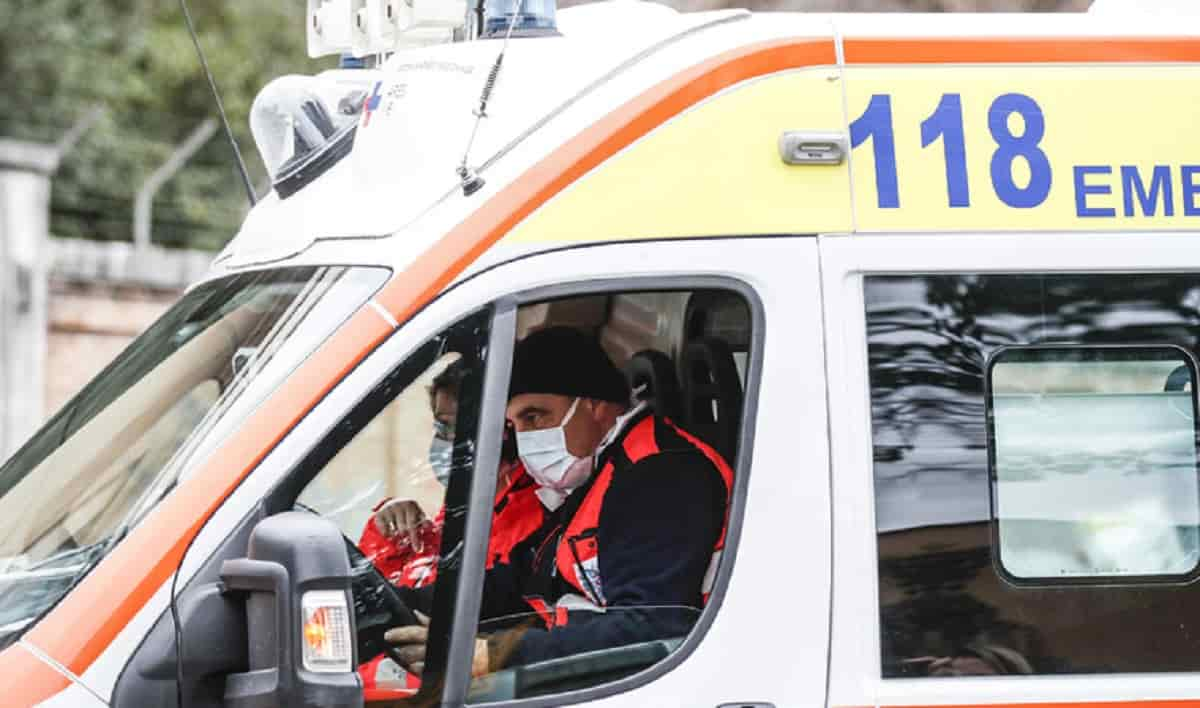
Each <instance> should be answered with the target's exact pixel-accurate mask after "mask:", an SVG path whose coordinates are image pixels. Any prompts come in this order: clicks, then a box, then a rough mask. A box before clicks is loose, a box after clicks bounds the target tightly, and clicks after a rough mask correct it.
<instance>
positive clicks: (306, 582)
mask: <svg viewBox="0 0 1200 708" xmlns="http://www.w3.org/2000/svg"><path fill="white" fill-rule="evenodd" d="M246 555H247V557H246V558H238V559H235V560H228V561H225V563H224V565H223V566H222V567H221V580H222V585H223V586H224V588H223V589H224V593H223V594H224V595H225V596H226V597H227V598H235V599H240V600H241V601H242V602H243V603H244V608H245V625H244V626H245V632H246V634H245V636H246V640H247V649H246V659H247V668H248V670H247V671H245V672H241V673H230V674H228V675H227V676H226V677H225V696H224V705H225V706H227V707H228V708H240V707H242V706H246V707H247V708H248V707H250V706H255V707H257V706H267V705H270V706H300V705H319V706H329V707H330V708H359V707H360V706H362V704H363V693H362V687H361V686H360V684H359V680H358V674H356V673H355V667H357V665H358V657H357V656H355V653H356V652H355V627H354V611H353V608H354V602H353V600H352V598H351V595H350V560H349V558H348V557H347V555H346V546H345V541H344V540H343V538H342V534H341V531H339V530H338V528H337V527H336V526H335V525H334V524H332V523H331V522H329V521H327V520H325V519H322V518H320V517H317V516H313V515H312V514H307V513H303V512H286V513H283V514H278V515H276V516H272V517H269V518H267V519H264V520H263V521H261V522H260V523H259V524H258V526H256V527H255V528H254V532H253V533H252V534H251V536H250V543H249V548H248V549H247V554H246ZM186 655H187V654H186V650H185V656H186Z"/></svg>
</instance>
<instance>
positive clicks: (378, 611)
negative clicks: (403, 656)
mask: <svg viewBox="0 0 1200 708" xmlns="http://www.w3.org/2000/svg"><path fill="white" fill-rule="evenodd" d="M346 552H347V554H348V555H349V556H350V594H351V595H352V596H353V598H354V615H355V619H356V628H357V631H358V636H357V640H358V657H359V661H366V660H368V659H370V658H371V657H373V656H376V655H377V654H380V653H384V654H387V655H388V656H389V657H391V659H392V661H395V662H396V663H397V664H401V665H403V664H402V662H401V661H400V657H399V654H398V653H397V651H396V648H395V647H393V646H392V645H391V644H389V643H387V642H386V641H384V639H383V635H384V633H385V632H387V631H388V630H389V629H392V628H393V627H405V626H409V625H414V624H419V622H418V620H417V615H416V613H414V612H413V611H412V609H411V608H409V606H408V604H407V603H406V602H405V601H404V598H403V597H402V596H401V595H400V591H399V590H397V589H396V587H395V586H394V585H392V584H391V583H390V582H388V580H387V578H385V577H383V573H380V572H379V570H378V569H377V568H376V567H375V564H374V563H372V562H371V561H370V559H369V558H367V557H366V556H365V555H363V552H362V551H360V550H359V549H358V546H356V545H354V543H353V542H351V541H350V539H346Z"/></svg>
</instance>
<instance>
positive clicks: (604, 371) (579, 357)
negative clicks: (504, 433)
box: [508, 327, 629, 403]
mask: <svg viewBox="0 0 1200 708" xmlns="http://www.w3.org/2000/svg"><path fill="white" fill-rule="evenodd" d="M522 393H557V394H559V395H562V396H571V397H572V398H574V397H576V396H579V397H581V398H595V399H598V400H601V401H612V402H614V403H629V384H628V383H626V381H625V377H624V376H623V375H622V374H621V372H620V370H619V369H617V367H616V366H614V365H613V363H612V360H611V359H609V358H608V355H607V354H605V353H604V350H603V349H601V348H600V344H599V343H598V342H596V341H595V340H594V339H592V338H591V337H589V336H587V335H586V334H584V333H583V332H580V331H579V330H577V329H573V328H571V327H550V328H548V329H543V330H540V331H538V332H534V333H533V334H531V335H529V336H528V337H526V338H525V339H522V340H521V341H520V342H518V343H517V348H516V350H515V351H514V352H513V371H512V380H511V381H510V382H509V386H508V397H509V399H510V400H511V399H512V397H513V396H518V395H520V394H522Z"/></svg>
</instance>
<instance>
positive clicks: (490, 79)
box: [180, 0, 521, 197]
mask: <svg viewBox="0 0 1200 708" xmlns="http://www.w3.org/2000/svg"><path fill="white" fill-rule="evenodd" d="M180 1H181V2H182V0H180ZM482 5H483V0H480V6H482ZM520 9H521V0H513V4H512V15H511V17H510V18H509V20H508V29H507V30H505V32H504V44H502V45H500V53H499V54H497V55H496V63H494V64H492V70H491V71H490V72H488V76H487V81H486V82H484V84H483V92H482V93H481V94H480V96H479V108H477V109H475V110H474V111H472V113H474V114H475V124H474V125H473V126H472V127H471V137H469V138H467V149H466V150H464V151H463V157H462V162H461V163H459V165H458V170H457V172H458V178H459V179H460V180H461V181H462V190H463V196H465V197H469V196H471V195H472V194H474V193H476V192H478V191H479V190H480V189H483V185H484V179H483V178H482V177H480V176H479V173H477V172H476V171H475V170H474V169H472V168H471V166H470V164H469V161H470V159H471V147H472V146H473V145H474V144H475V136H476V135H477V134H478V133H479V124H480V123H482V122H483V119H484V118H487V105H488V101H489V100H491V98H492V91H493V90H494V89H495V88H496V79H498V78H499V77H500V67H501V65H503V64H504V52H505V51H506V50H507V49H508V40H510V39H512V33H513V27H516V25H517V13H518V12H520ZM481 22H482V20H481Z"/></svg>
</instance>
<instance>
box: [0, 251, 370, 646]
mask: <svg viewBox="0 0 1200 708" xmlns="http://www.w3.org/2000/svg"><path fill="white" fill-rule="evenodd" d="M386 277H387V271H385V270H382V269H365V268H363V269H358V268H288V269H279V270H270V271H259V272H253V273H245V274H241V275H235V276H230V277H227V278H223V279H220V280H216V281H213V282H210V283H206V284H204V285H201V286H200V287H198V288H196V289H194V290H192V291H191V292H189V293H188V294H186V295H184V297H183V298H182V299H181V300H180V301H179V303H177V304H176V305H175V306H174V307H172V308H171V309H170V310H169V311H168V312H167V313H166V314H165V315H163V316H162V317H161V318H160V319H159V320H158V321H157V322H156V323H155V324H154V325H152V326H151V327H150V329H149V330H147V331H146V333H145V334H143V335H142V336H140V337H138V339H137V340H135V341H134V342H133V343H132V344H131V345H130V346H129V348H128V349H126V350H125V351H124V352H122V353H121V355H120V356H118V357H117V359H116V360H115V361H113V363H112V364H110V365H109V366H108V367H107V368H106V369H105V370H104V371H103V372H101V373H100V375H99V376H97V377H96V379H95V380H93V381H92V383H90V384H88V386H87V387H86V388H84V389H83V391H82V392H80V393H79V395H77V396H76V397H75V398H74V399H73V400H72V401H71V402H70V403H68V404H67V405H66V406H65V407H64V408H63V409H62V410H61V411H60V412H59V413H58V414H57V415H55V416H54V418H52V419H51V420H50V422H48V423H47V424H46V425H45V427H43V428H42V429H41V430H40V431H39V432H38V433H37V434H36V435H34V437H33V438H32V439H31V440H30V441H29V442H28V443H26V445H25V446H24V447H22V448H21V450H20V451H18V452H17V453H16V454H15V455H14V456H13V457H12V458H11V459H10V460H9V461H8V462H7V463H5V464H4V466H3V467H0V647H3V646H4V645H6V644H8V643H10V642H12V641H15V640H16V638H18V637H19V636H20V634H21V632H22V631H24V629H25V628H26V627H28V626H30V625H31V623H32V622H33V621H35V620H36V619H37V617H38V616H40V615H41V614H42V613H43V612H45V611H46V610H48V609H49V608H50V607H52V606H53V605H54V603H56V602H57V601H58V599H59V598H61V597H62V596H63V595H65V594H66V593H67V592H68V591H69V589H70V588H71V587H72V586H73V585H74V584H75V583H76V582H78V581H79V579H81V578H82V577H83V576H84V575H85V574H86V573H87V572H88V571H89V570H90V569H91V568H92V567H94V566H95V565H96V564H97V563H98V562H99V561H100V559H102V558H103V557H104V556H105V555H106V554H107V553H108V552H109V550H110V549H112V548H113V547H114V546H115V545H116V544H117V543H118V542H119V541H120V540H121V538H122V537H124V535H125V534H126V533H127V532H128V531H129V529H131V528H132V527H133V526H134V525H135V524H136V523H138V522H139V521H140V520H141V519H143V518H144V517H145V516H146V515H147V514H148V513H150V511H151V510H152V509H153V508H154V507H155V506H156V505H157V504H158V502H159V501H160V500H161V499H162V498H163V497H164V496H165V495H166V493H167V492H168V491H170V489H171V488H172V487H173V486H174V485H175V484H176V483H177V481H178V480H180V479H182V478H185V477H186V476H187V475H188V474H189V473H191V472H192V471H193V470H194V469H195V468H196V465H197V463H198V462H199V461H200V460H202V459H204V457H205V453H206V452H207V451H210V450H211V449H212V448H213V447H214V446H215V445H217V444H219V443H220V442H221V440H223V439H224V438H225V437H226V436H227V435H228V434H229V432H230V431H232V430H234V429H235V428H236V427H237V426H239V425H240V424H241V422H242V421H243V420H244V419H245V416H246V415H247V414H248V413H249V412H250V411H251V410H253V408H254V407H255V406H256V405H258V404H259V403H260V402H261V401H262V400H263V399H264V398H265V397H266V396H267V395H268V394H269V393H270V392H271V391H272V390H274V388H275V387H276V386H277V385H278V384H279V382H281V381H282V380H283V379H284V378H285V377H286V376H287V375H288V374H289V373H291V372H292V371H293V370H294V368H295V367H296V366H297V365H298V364H299V363H300V362H301V361H303V360H304V359H305V358H307V357H308V356H309V354H311V353H312V351H313V350H314V349H316V347H317V346H318V345H319V344H320V343H321V342H322V341H324V340H325V338H326V337H328V336H329V334H330V333H331V332H333V330H334V329H335V328H337V327H338V326H340V325H341V323H342V322H343V321H344V320H345V319H346V318H347V317H348V316H349V315H350V314H352V313H353V312H354V311H355V310H356V309H357V308H358V307H360V306H361V305H362V303H364V302H365V301H366V300H367V298H368V297H370V295H371V293H373V292H374V291H375V290H376V289H378V287H379V286H380V285H382V283H383V281H384V279H385V278H386Z"/></svg>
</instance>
